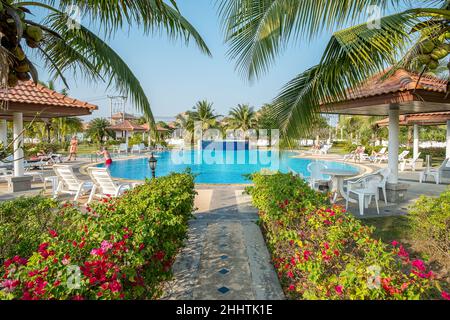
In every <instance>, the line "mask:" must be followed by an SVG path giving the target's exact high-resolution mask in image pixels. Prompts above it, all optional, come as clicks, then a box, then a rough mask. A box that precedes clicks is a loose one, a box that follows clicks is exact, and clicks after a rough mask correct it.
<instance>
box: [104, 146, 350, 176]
mask: <svg viewBox="0 0 450 320" xmlns="http://www.w3.org/2000/svg"><path fill="white" fill-rule="evenodd" d="M295 155H296V154H295V153H293V152H273V151H267V150H237V151H236V150H234V151H230V150H226V151H207V150H184V151H165V152H160V153H155V157H157V159H158V164H157V167H156V176H157V177H160V176H165V175H168V174H169V173H171V172H183V171H185V170H186V169H187V168H190V169H191V171H192V173H194V174H195V175H196V180H195V181H196V182H197V183H206V184H247V183H250V181H249V180H248V179H247V178H246V177H245V176H244V175H246V174H251V173H255V172H259V171H261V169H267V170H272V171H277V170H279V171H281V172H289V171H290V170H292V171H295V172H297V173H301V174H302V175H303V176H305V177H307V176H309V173H308V171H307V166H308V164H309V163H311V162H312V161H316V160H311V159H304V158H297V157H294V156H295ZM319 162H323V163H325V164H326V165H327V167H328V168H329V169H344V170H350V171H354V172H355V173H358V172H359V170H358V168H356V167H355V166H352V165H349V164H346V163H340V162H330V161H319ZM99 166H100V167H102V166H104V165H103V164H101V165H99ZM109 169H110V171H111V175H112V176H113V177H115V178H123V179H130V180H143V179H145V178H150V177H151V170H150V168H149V165H148V158H137V159H127V160H120V161H114V162H113V164H112V165H111V166H110V168H109Z"/></svg>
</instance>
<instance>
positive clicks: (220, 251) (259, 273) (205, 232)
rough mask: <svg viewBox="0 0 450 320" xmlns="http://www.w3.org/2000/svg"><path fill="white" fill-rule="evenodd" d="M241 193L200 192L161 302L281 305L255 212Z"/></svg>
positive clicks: (234, 190) (210, 189) (234, 189)
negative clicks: (267, 302)
mask: <svg viewBox="0 0 450 320" xmlns="http://www.w3.org/2000/svg"><path fill="white" fill-rule="evenodd" d="M242 191H243V188H239V187H231V186H217V187H204V188H203V187H199V190H198V192H199V197H198V199H200V200H198V201H197V203H196V205H197V207H199V211H198V213H197V214H196V219H194V220H192V221H191V223H190V230H189V238H188V239H187V242H186V247H185V248H184V249H183V250H182V252H181V253H180V254H179V256H178V258H177V260H176V262H175V264H174V267H173V270H174V280H173V281H171V282H170V283H168V285H167V288H166V295H165V297H164V298H163V299H176V300H179V299H184V300H206V299H208V300H222V299H223V300H237V299H245V300H255V299H256V300H277V299H278V300H280V299H284V294H283V291H282V289H281V286H280V284H279V281H278V278H277V275H276V273H275V270H274V269H273V266H272V264H271V260H270V256H269V252H268V251H267V248H266V245H265V243H264V239H263V236H262V234H261V231H260V229H259V226H258V225H257V224H256V220H257V218H258V216H257V213H256V210H255V209H254V208H253V207H251V205H250V197H248V196H245V195H242Z"/></svg>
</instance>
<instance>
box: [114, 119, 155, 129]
mask: <svg viewBox="0 0 450 320" xmlns="http://www.w3.org/2000/svg"><path fill="white" fill-rule="evenodd" d="M108 129H110V130H114V131H147V130H146V128H145V127H144V126H141V125H139V124H135V123H133V122H131V121H129V120H125V121H123V122H120V123H118V124H115V125H113V126H110V127H108Z"/></svg>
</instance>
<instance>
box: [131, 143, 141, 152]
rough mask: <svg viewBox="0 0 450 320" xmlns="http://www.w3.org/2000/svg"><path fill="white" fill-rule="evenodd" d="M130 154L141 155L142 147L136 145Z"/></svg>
mask: <svg viewBox="0 0 450 320" xmlns="http://www.w3.org/2000/svg"><path fill="white" fill-rule="evenodd" d="M130 152H131V153H135V152H137V153H141V147H140V145H138V144H134V145H133V146H132V147H131V151H130Z"/></svg>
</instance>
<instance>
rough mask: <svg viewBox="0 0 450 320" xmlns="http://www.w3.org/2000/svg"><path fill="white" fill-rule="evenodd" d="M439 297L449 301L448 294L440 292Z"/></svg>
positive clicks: (449, 296)
mask: <svg viewBox="0 0 450 320" xmlns="http://www.w3.org/2000/svg"><path fill="white" fill-rule="evenodd" d="M441 297H442V298H443V299H445V300H450V293H448V292H445V291H442V292H441Z"/></svg>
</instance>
